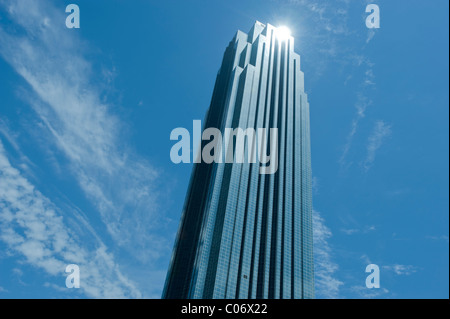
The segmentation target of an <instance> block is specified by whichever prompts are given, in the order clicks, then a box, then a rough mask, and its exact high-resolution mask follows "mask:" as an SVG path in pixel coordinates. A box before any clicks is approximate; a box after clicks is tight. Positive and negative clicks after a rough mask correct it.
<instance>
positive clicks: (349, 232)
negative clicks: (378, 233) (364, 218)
mask: <svg viewBox="0 0 450 319" xmlns="http://www.w3.org/2000/svg"><path fill="white" fill-rule="evenodd" d="M374 230H376V227H375V226H373V225H372V226H366V227H363V228H342V229H341V232H343V233H344V234H346V235H353V234H358V233H360V234H367V233H369V232H371V231H374Z"/></svg>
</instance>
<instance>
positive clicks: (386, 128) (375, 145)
mask: <svg viewBox="0 0 450 319" xmlns="http://www.w3.org/2000/svg"><path fill="white" fill-rule="evenodd" d="M391 133H392V130H391V126H390V125H388V124H386V123H385V122H384V121H377V122H376V123H375V127H374V129H373V131H372V134H371V135H370V136H369V139H368V144H367V156H366V160H365V161H364V169H365V170H366V171H367V170H369V169H370V167H372V165H373V162H374V161H375V155H376V152H377V150H378V149H379V148H380V147H381V146H382V144H383V142H384V140H385V139H386V138H387V137H388V136H390V135H391Z"/></svg>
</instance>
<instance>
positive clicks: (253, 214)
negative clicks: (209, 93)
mask: <svg viewBox="0 0 450 319" xmlns="http://www.w3.org/2000/svg"><path fill="white" fill-rule="evenodd" d="M211 127H214V128H218V129H219V130H220V131H221V132H222V133H223V132H224V131H225V128H233V129H234V128H242V129H247V128H254V129H255V130H257V129H258V128H267V129H269V128H277V129H278V134H277V136H276V138H277V142H278V144H277V145H278V147H277V149H275V150H276V152H277V159H278V166H277V170H276V172H274V173H273V174H261V172H260V166H261V164H260V163H251V162H248V161H246V162H244V163H215V162H213V163H211V164H207V163H205V162H200V163H196V164H194V168H193V172H192V175H191V179H190V183H189V189H188V192H187V195H186V201H185V204H184V208H183V212H182V216H181V222H180V226H179V229H178V233H177V236H176V240H175V246H174V250H173V254H172V258H171V261H170V266H169V269H168V273H167V278H166V283H165V287H164V291H163V296H162V297H163V298H179V299H184V298H219V299H223V298H244V299H253V298H258V299H266V298H274V299H278V298H280V299H292V298H295V299H299V298H314V271H313V230H312V189H311V155H310V129H309V104H308V101H307V96H306V94H305V92H304V75H303V72H302V71H301V70H300V56H299V55H298V54H296V53H295V52H294V39H293V37H291V36H290V35H287V34H286V33H285V32H284V31H283V30H281V29H280V28H275V27H273V26H271V25H269V24H268V25H264V24H262V23H260V22H256V23H255V25H254V26H253V28H252V29H251V30H250V32H249V33H248V34H245V33H243V32H241V31H238V32H237V34H236V35H235V37H234V38H233V40H232V41H231V42H230V44H229V46H228V47H227V49H226V51H225V54H224V57H223V62H222V66H221V68H220V70H219V73H218V75H217V79H216V84H215V87H214V93H213V97H212V101H211V105H210V107H209V110H208V112H207V115H206V118H205V120H204V128H205V129H206V128H211ZM271 138H273V136H272V137H270V136H269V140H270V139H271ZM201 143H202V144H201V146H202V147H203V146H205V145H206V143H207V141H202V142H201ZM271 151H274V149H271Z"/></svg>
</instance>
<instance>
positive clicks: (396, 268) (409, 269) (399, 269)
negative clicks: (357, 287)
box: [383, 264, 419, 276]
mask: <svg viewBox="0 0 450 319" xmlns="http://www.w3.org/2000/svg"><path fill="white" fill-rule="evenodd" d="M383 269H386V270H389V271H393V272H394V273H395V274H396V275H399V276H409V275H412V274H414V273H416V272H417V271H418V270H419V268H418V267H416V266H413V265H400V264H394V265H388V266H383Z"/></svg>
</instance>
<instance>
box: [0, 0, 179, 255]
mask: <svg viewBox="0 0 450 319" xmlns="http://www.w3.org/2000/svg"><path fill="white" fill-rule="evenodd" d="M1 4H2V5H3V6H5V7H6V8H7V10H8V12H9V13H10V16H11V18H12V21H14V22H15V23H16V25H17V26H19V27H20V28H22V30H23V31H24V33H19V34H23V35H24V36H21V35H16V34H15V33H8V32H6V31H5V30H3V29H2V28H0V55H1V56H3V58H4V59H5V60H6V61H8V62H9V63H10V64H11V66H12V67H13V68H14V69H15V70H16V71H17V73H18V74H20V75H21V76H22V77H23V78H24V79H25V81H26V82H27V83H28V84H29V85H30V87H31V89H32V93H31V95H29V96H28V97H25V98H26V100H27V101H28V102H29V103H30V105H31V106H32V107H33V109H34V110H35V112H36V113H37V115H38V117H39V119H40V121H41V123H43V124H44V125H43V126H44V127H45V130H43V131H41V132H40V134H43V135H44V136H45V138H46V141H47V142H48V146H47V147H49V148H52V147H53V146H56V147H57V148H58V149H59V150H60V151H61V152H62V153H63V154H64V155H65V157H66V158H67V159H68V161H69V168H70V171H71V172H72V174H73V176H74V177H75V179H76V180H77V182H78V184H79V186H80V187H81V189H82V190H83V191H84V193H85V194H86V197H87V198H89V199H90V200H91V201H92V203H93V204H94V205H96V207H97V209H98V211H99V213H100V215H101V218H102V220H103V222H104V224H105V225H106V226H107V229H108V231H109V232H110V234H111V235H112V237H113V238H114V240H115V241H116V242H117V243H118V244H119V245H121V246H123V247H126V249H127V250H128V251H129V252H131V253H132V254H133V255H134V256H135V257H136V258H138V259H140V260H141V261H149V259H150V258H156V257H157V256H159V255H160V254H162V252H161V250H158V248H163V249H166V248H169V250H170V247H169V242H168V241H167V240H166V239H165V238H164V237H162V236H157V235H155V231H156V230H159V229H158V227H159V226H160V225H161V219H163V217H162V216H161V206H159V205H158V193H157V191H156V188H157V187H155V186H154V185H155V183H156V178H157V176H158V172H157V170H156V169H154V168H153V167H152V166H151V165H150V164H149V163H148V162H147V161H146V160H144V159H142V158H140V157H139V156H138V155H136V154H134V152H133V151H132V150H131V148H130V147H129V146H127V145H126V143H125V142H124V139H123V136H122V135H123V131H124V130H123V127H124V123H122V122H121V121H120V119H119V118H118V117H117V116H115V115H114V114H113V112H112V110H111V108H112V107H111V106H110V105H108V104H107V103H105V102H104V101H103V99H102V91H101V89H100V88H99V87H98V86H96V85H94V83H98V82H101V81H98V80H99V79H95V76H96V74H95V72H94V70H93V66H92V65H91V64H90V63H89V62H88V61H87V60H86V59H85V58H84V57H83V48H84V46H85V45H84V44H83V42H82V41H81V40H79V39H78V38H77V36H76V35H74V34H76V33H74V32H70V31H73V30H68V29H66V28H65V27H64V24H63V23H58V21H64V20H65V16H64V12H63V10H57V9H56V8H54V7H52V6H51V5H50V4H48V3H46V2H41V1H39V2H38V1H32V0H24V1H18V2H16V1H2V2H1ZM49 57H51V58H49ZM113 73H114V70H113V71H111V72H103V74H106V75H107V76H106V78H105V80H106V82H108V81H110V78H111V75H110V74H113ZM108 74H109V75H108ZM94 79H95V80H94ZM155 247H156V249H155ZM143 252H151V253H143Z"/></svg>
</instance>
